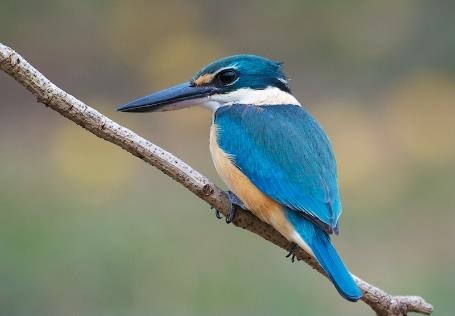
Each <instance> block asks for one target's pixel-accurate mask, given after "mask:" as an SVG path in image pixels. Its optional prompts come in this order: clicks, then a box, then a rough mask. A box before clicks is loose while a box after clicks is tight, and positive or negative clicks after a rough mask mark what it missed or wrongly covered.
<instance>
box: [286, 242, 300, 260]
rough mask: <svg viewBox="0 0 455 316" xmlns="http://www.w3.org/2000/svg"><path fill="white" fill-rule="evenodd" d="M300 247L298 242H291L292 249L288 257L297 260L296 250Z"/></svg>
mask: <svg viewBox="0 0 455 316" xmlns="http://www.w3.org/2000/svg"><path fill="white" fill-rule="evenodd" d="M297 249H299V246H298V245H297V244H296V243H292V244H291V249H290V250H289V252H288V254H287V255H286V258H289V257H291V262H292V263H294V262H295V252H296V251H297ZM297 260H298V259H297Z"/></svg>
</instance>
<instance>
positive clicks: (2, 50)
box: [0, 43, 433, 316]
mask: <svg viewBox="0 0 455 316" xmlns="http://www.w3.org/2000/svg"><path fill="white" fill-rule="evenodd" d="M0 69H2V70H3V71H4V72H6V73H7V74H9V75H10V76H11V77H13V78H14V79H15V80H16V81H18V82H19V83H20V84H21V85H22V86H23V87H25V88H26V89H27V90H29V91H30V92H31V93H32V94H33V95H35V97H36V98H37V100H38V102H40V103H42V104H44V105H45V106H47V107H49V108H51V109H53V110H55V111H57V112H58V113H60V114H61V115H63V116H64V117H66V118H67V119H69V120H71V121H73V122H75V123H76V124H78V125H80V126H81V127H83V128H85V129H87V130H88V131H90V132H91V133H93V134H95V135H96V136H98V137H101V138H103V139H105V140H107V141H108V142H111V143H113V144H116V145H117V146H119V147H121V148H123V149H124V150H126V151H128V152H129V153H131V154H133V155H134V156H136V157H138V158H141V159H142V160H144V161H145V162H147V163H149V164H150V165H152V166H154V167H156V168H158V169H159V170H161V171H162V172H163V173H165V174H166V175H168V176H169V177H171V178H172V179H174V180H175V181H177V182H179V183H180V184H182V185H183V186H184V187H185V188H187V189H188V190H190V191H191V192H193V193H194V194H195V195H197V196H198V197H199V198H201V199H202V200H204V201H206V202H207V203H208V204H210V205H211V206H212V207H214V208H216V209H218V210H220V211H221V212H222V213H223V214H224V215H225V216H226V215H227V214H228V213H229V201H228V198H227V196H226V194H225V193H224V192H223V191H222V190H221V189H220V188H218V187H217V186H216V185H214V184H213V183H212V182H210V180H209V179H207V178H206V177H205V176H203V175H202V174H200V173H199V172H198V171H196V170H194V169H193V168H191V167H190V166H189V165H188V164H186V163H185V162H183V161H182V160H180V159H179V158H177V157H175V156H174V155H172V154H171V153H169V152H167V151H165V150H164V149H162V148H160V147H158V146H157V145H155V144H153V143H151V142H149V141H147V140H146V139H144V138H142V137H141V136H139V135H137V134H136V133H134V132H133V131H131V130H129V129H127V128H125V127H123V126H121V125H119V124H117V123H116V122H114V121H112V120H111V119H109V118H108V117H106V116H104V115H103V114H101V113H100V112H98V111H96V110H95V109H93V108H91V107H89V106H88V105H86V104H84V103H83V102H81V101H79V100H78V99H76V98H75V97H73V96H72V95H70V94H68V93H66V92H65V91H63V90H62V89H60V88H58V87H57V86H56V85H55V84H53V83H52V82H51V81H49V80H48V79H47V78H46V77H45V76H44V75H42V74H41V73H40V72H39V71H38V70H36V69H35V68H34V67H33V66H32V65H30V64H29V63H28V62H27V61H26V60H25V59H24V58H23V57H22V56H20V55H19V54H18V53H16V52H15V51H14V50H12V49H11V48H9V47H7V46H5V45H3V44H1V43H0ZM233 224H234V225H235V226H237V227H240V228H243V229H246V230H249V231H250V232H252V233H255V234H257V235H259V236H261V237H262V238H264V239H266V240H268V241H270V242H271V243H273V244H275V245H277V246H278V247H280V248H283V249H286V250H289V249H290V247H291V245H290V243H289V242H288V241H287V240H286V239H285V238H284V237H283V236H281V235H280V233H278V232H277V231H276V230H274V229H273V227H271V226H270V225H268V224H266V223H264V222H262V221H261V220H259V219H258V218H256V217H255V216H254V215H253V214H252V213H250V212H248V211H243V210H242V209H237V216H236V219H235V220H234V222H233ZM296 258H297V259H299V260H302V261H305V262H306V263H307V264H309V265H310V266H311V267H313V268H314V269H316V270H317V271H318V272H320V273H321V274H323V275H324V276H326V275H325V273H324V271H323V270H322V269H321V267H320V266H319V264H318V263H317V261H315V260H314V259H313V258H312V257H311V256H309V255H308V254H307V253H306V252H305V251H303V250H302V249H299V250H298V251H297V252H296ZM356 282H357V284H358V285H359V287H360V288H361V289H362V291H363V293H364V296H363V298H362V300H363V301H364V302H365V303H366V304H368V305H369V306H370V307H371V308H372V309H373V310H374V311H375V312H376V314H377V315H381V316H382V315H384V316H385V315H388V316H389V315H390V316H392V315H393V316H398V315H402V316H404V315H406V314H407V313H409V312H416V313H421V314H425V315H429V314H431V313H432V312H433V306H432V305H430V304H429V303H427V302H426V301H425V300H424V299H423V298H421V297H419V296H392V295H390V294H388V293H386V292H384V291H383V290H381V289H379V288H377V287H375V286H373V285H371V284H369V283H367V282H365V281H363V280H361V279H360V278H358V277H356Z"/></svg>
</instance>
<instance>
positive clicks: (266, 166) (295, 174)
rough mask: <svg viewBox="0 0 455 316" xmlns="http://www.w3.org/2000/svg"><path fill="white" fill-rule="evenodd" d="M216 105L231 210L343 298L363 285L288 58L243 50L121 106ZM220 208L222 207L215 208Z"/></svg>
mask: <svg viewBox="0 0 455 316" xmlns="http://www.w3.org/2000/svg"><path fill="white" fill-rule="evenodd" d="M196 105H202V106H204V107H206V108H208V109H210V110H211V111H212V113H213V115H212V125H211V127H210V140H209V144H210V152H211V156H212V160H213V163H214V165H215V169H216V170H217V172H218V174H219V175H220V178H221V179H222V180H223V181H224V183H225V184H226V185H227V187H228V188H229V191H228V196H229V200H230V202H231V212H230V213H229V216H228V219H227V220H226V221H227V222H231V221H232V220H233V219H234V217H235V207H234V206H235V205H238V206H240V207H242V208H245V209H248V210H249V211H251V212H252V213H253V214H254V215H256V216H257V217H258V218H259V219H261V220H262V221H264V222H266V223H268V224H270V225H271V226H273V227H274V228H275V229H276V230H277V231H278V232H280V233H281V234H282V235H283V236H284V237H285V238H286V239H287V240H288V241H289V242H291V243H292V244H293V245H294V246H295V247H293V249H291V252H290V254H291V253H292V251H293V250H295V249H296V247H297V246H299V247H301V248H302V249H304V250H305V251H306V252H307V253H308V254H310V255H311V256H313V257H314V258H315V259H316V260H317V261H318V263H319V264H320V266H321V267H322V268H323V270H324V271H325V272H326V274H327V276H328V277H329V278H330V280H331V281H332V283H333V285H334V286H335V288H336V289H337V290H338V292H339V293H340V294H341V296H343V297H344V298H345V299H347V300H349V301H352V302H355V301H357V300H359V299H360V298H361V297H362V291H361V290H360V288H359V287H358V285H357V284H356V282H355V280H354V278H353V276H352V274H351V273H350V272H349V270H348V269H347V267H346V266H345V264H344V263H343V261H342V259H341V257H340V255H339V254H338V252H337V250H336V249H335V247H334V245H333V243H332V241H331V236H332V235H333V234H336V235H338V233H339V218H340V215H341V213H342V205H341V198H340V192H339V187H338V175H337V166H336V159H335V155H334V151H333V148H332V144H331V141H330V139H329V137H328V136H327V134H326V133H325V131H324V129H323V128H322V126H321V124H320V123H319V122H318V121H317V120H316V118H315V117H313V116H312V115H311V114H310V113H309V111H308V110H307V109H306V108H305V107H304V106H303V105H302V104H301V103H300V102H299V101H298V100H297V99H296V98H295V97H294V96H293V94H292V93H291V89H290V85H289V79H288V77H287V75H286V74H285V73H284V70H283V64H282V63H281V62H276V61H273V60H270V59H267V58H264V57H261V56H257V55H251V54H241V55H234V56H229V57H225V58H222V59H219V60H216V61H214V62H212V63H210V64H209V65H207V66H206V67H204V68H203V69H202V70H200V71H199V72H197V73H196V74H195V75H194V76H193V77H192V79H191V80H189V81H187V82H184V83H182V84H179V85H176V86H173V87H170V88H167V89H164V90H162V91H159V92H155V93H152V94H150V95H147V96H145V97H142V98H139V99H136V100H133V101H131V102H129V103H127V104H125V105H122V106H120V107H119V108H118V109H117V110H118V111H120V112H157V111H171V110H178V109H182V108H187V107H191V106H196ZM217 215H219V213H217Z"/></svg>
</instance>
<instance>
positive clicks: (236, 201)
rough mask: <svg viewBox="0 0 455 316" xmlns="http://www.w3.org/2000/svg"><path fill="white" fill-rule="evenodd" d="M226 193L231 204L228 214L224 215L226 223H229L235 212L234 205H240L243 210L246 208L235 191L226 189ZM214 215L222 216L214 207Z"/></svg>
mask: <svg viewBox="0 0 455 316" xmlns="http://www.w3.org/2000/svg"><path fill="white" fill-rule="evenodd" d="M226 194H227V195H228V198H229V202H230V204H231V205H230V210H229V214H228V216H226V223H227V224H230V223H232V221H233V220H234V219H235V215H236V214H237V211H236V206H238V207H241V208H242V209H244V210H245V209H246V208H245V205H244V204H243V202H242V201H241V200H240V199H239V197H238V196H237V195H235V193H233V192H232V191H227V192H226ZM212 208H213V207H212ZM215 216H216V218H218V219H221V218H222V217H221V212H220V211H219V210H217V209H215Z"/></svg>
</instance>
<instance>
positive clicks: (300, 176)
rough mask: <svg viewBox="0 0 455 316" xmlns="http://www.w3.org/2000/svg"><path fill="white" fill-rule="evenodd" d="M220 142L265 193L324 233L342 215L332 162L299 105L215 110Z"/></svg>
mask: <svg viewBox="0 0 455 316" xmlns="http://www.w3.org/2000/svg"><path fill="white" fill-rule="evenodd" d="M214 123H215V124H216V125H217V126H218V129H219V131H218V145H219V146H220V147H221V149H223V151H224V152H226V153H227V154H229V155H231V156H232V159H233V162H234V163H235V165H236V166H237V167H238V168H239V169H240V170H241V171H242V172H243V173H244V174H245V175H246V176H247V177H248V178H249V179H250V180H251V181H252V182H253V183H254V184H255V185H256V186H257V187H258V188H259V189H260V190H261V191H262V192H264V193H265V194H267V195H268V196H269V197H271V198H272V199H274V200H276V201H277V202H279V203H280V204H283V205H285V206H287V207H288V208H290V209H292V210H294V211H299V212H302V214H303V215H305V216H307V217H309V218H310V219H312V220H313V221H314V222H316V223H317V224H319V226H321V227H322V228H323V229H325V230H326V231H327V232H329V233H332V232H333V231H337V222H338V218H339V216H340V214H341V201H340V194H339V190H338V181H337V171H336V161H335V157H334V155H333V151H332V146H331V143H330V140H329V139H328V137H327V135H326V134H325V132H324V130H323V129H322V127H321V126H320V125H319V124H318V122H317V121H316V120H315V119H314V118H313V117H312V116H311V115H310V114H309V113H308V112H307V111H305V110H304V109H303V108H302V107H300V106H297V105H292V104H290V105H266V106H252V105H245V104H234V105H230V106H224V107H221V108H219V109H218V110H217V111H216V112H215V117H214Z"/></svg>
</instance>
